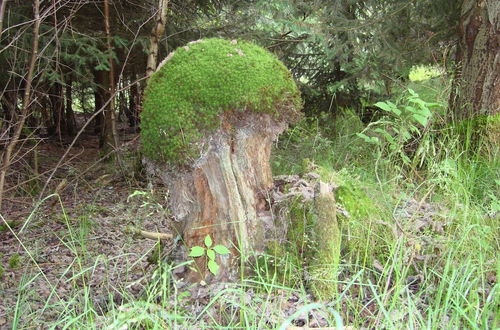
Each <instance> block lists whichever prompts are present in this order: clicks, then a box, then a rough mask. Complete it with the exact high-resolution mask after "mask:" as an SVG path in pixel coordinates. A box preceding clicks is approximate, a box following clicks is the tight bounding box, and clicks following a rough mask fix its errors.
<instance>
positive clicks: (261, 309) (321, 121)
mask: <svg viewBox="0 0 500 330" xmlns="http://www.w3.org/2000/svg"><path fill="white" fill-rule="evenodd" d="M415 90H416V89H415ZM427 97H428V98H429V99H426V100H425V101H423V100H422V98H421V97H420V96H419V95H418V92H413V91H409V92H405V93H403V94H401V96H400V97H399V99H398V100H392V101H390V102H391V103H388V101H387V100H386V101H381V102H384V103H379V106H380V108H381V110H382V111H384V112H385V115H384V116H382V117H381V119H380V120H379V121H377V122H376V123H372V124H370V125H368V126H366V125H364V124H363V123H362V122H361V120H360V119H359V117H358V116H357V115H356V114H355V113H354V112H353V111H350V110H348V109H346V110H345V111H344V112H343V113H341V114H337V115H336V116H334V117H332V116H329V115H325V116H323V117H320V118H318V119H315V120H311V119H306V120H303V121H302V122H300V123H299V124H298V125H296V126H295V127H293V128H292V129H290V130H289V132H287V133H286V134H285V135H283V136H282V137H281V139H280V140H279V142H278V143H277V145H276V148H275V150H274V156H273V160H272V162H273V163H272V164H273V167H274V168H273V170H274V174H275V175H276V174H297V173H298V174H305V173H306V172H307V171H309V170H310V168H311V166H310V165H311V164H315V165H316V172H317V173H319V174H320V176H321V179H322V180H326V181H332V182H335V183H337V184H338V186H339V190H338V191H337V196H338V197H339V198H337V203H338V206H339V207H341V208H343V209H345V210H346V211H347V213H348V214H349V215H350V217H349V218H347V217H346V218H345V219H341V226H342V225H343V227H342V242H344V241H345V242H348V244H344V245H343V247H342V252H341V257H340V259H341V260H340V264H339V265H335V266H336V267H335V269H337V270H338V277H337V281H336V282H335V283H334V284H335V285H336V286H337V288H338V290H337V291H338V294H337V295H336V297H335V298H334V299H333V300H331V301H315V300H314V298H313V297H312V296H311V294H310V292H309V291H308V288H307V287H306V286H305V285H304V282H303V281H302V278H303V277H302V272H303V270H302V268H301V263H300V260H299V258H298V257H297V255H296V254H294V253H293V251H289V250H287V249H286V247H284V246H279V245H277V246H275V247H274V248H273V249H270V251H268V252H269V254H268V255H263V256H259V257H258V258H255V259H253V260H255V263H254V264H253V266H252V267H253V271H252V272H251V274H252V275H244V276H243V277H242V279H241V282H240V283H234V284H228V285H225V286H221V287H218V291H214V293H213V294H212V295H211V296H210V297H211V298H210V299H209V300H208V301H205V302H204V303H203V304H201V303H200V304H199V305H197V306H198V307H197V308H194V307H193V305H192V304H193V301H192V300H191V301H190V300H189V299H190V295H191V294H192V293H191V292H192V290H190V288H188V287H179V286H177V285H176V284H178V283H177V282H176V281H177V280H176V279H175V277H174V276H173V275H172V274H173V273H174V272H175V269H176V268H179V267H184V266H187V264H171V263H167V262H160V263H159V265H158V267H157V268H156V270H155V271H154V273H153V274H152V277H151V279H150V280H149V283H148V285H146V286H145V287H144V290H143V292H142V295H141V296H140V297H139V298H137V297H133V296H131V295H130V294H128V293H127V291H126V290H124V289H123V288H119V287H118V286H116V287H114V290H111V291H110V293H109V297H108V299H107V303H106V309H105V310H104V311H103V310H102V309H101V308H100V307H99V306H97V305H96V304H95V302H94V300H93V299H92V298H91V297H92V291H93V288H92V287H90V286H88V285H87V282H86V279H87V278H88V276H90V274H92V272H93V270H94V269H95V267H96V266H97V265H98V264H99V263H103V262H106V260H104V259H99V258H98V259H96V260H95V263H94V264H91V265H90V266H89V265H88V262H86V261H87V258H88V255H87V249H86V246H87V245H88V244H90V241H89V240H88V232H89V229H88V226H90V225H92V222H91V220H90V219H89V218H88V217H85V216H83V217H82V218H81V219H80V221H79V224H78V226H74V224H72V223H71V221H70V219H69V218H68V216H67V215H66V214H64V213H63V214H62V218H63V221H65V223H67V224H68V233H69V235H67V236H65V237H61V238H60V239H61V242H62V243H63V244H64V245H65V246H66V247H67V248H69V249H70V250H71V251H73V255H74V258H73V261H72V263H71V264H69V265H68V267H67V270H66V272H65V274H63V275H62V276H61V280H63V279H64V280H68V278H69V281H73V282H74V283H75V287H77V288H78V290H75V293H74V294H73V296H69V297H61V296H60V295H59V294H58V292H57V289H56V283H48V287H49V288H50V290H51V296H53V297H54V299H49V300H48V301H47V302H46V304H45V307H44V308H43V309H42V310H30V307H29V299H30V295H32V294H33V292H30V289H29V283H31V282H32V281H34V279H36V278H38V277H40V276H41V277H43V276H44V274H43V271H41V268H40V267H35V268H33V267H29V268H27V270H26V272H25V275H24V276H23V279H22V281H21V282H20V283H19V290H18V298H17V304H16V306H15V307H14V309H13V311H12V320H13V321H12V326H13V328H21V327H25V326H29V325H35V324H37V322H39V320H40V318H41V317H42V315H43V314H44V313H47V312H48V311H50V310H55V311H56V315H57V318H56V319H57V321H55V322H53V323H51V324H45V326H47V327H51V328H72V329H82V328H110V329H115V328H132V329H139V328H141V329H143V328H147V329H165V328H192V327H197V328H219V327H220V328H222V327H224V328H258V329H260V328H280V329H286V328H287V327H288V326H290V325H300V326H309V325H312V326H314V325H318V324H321V323H320V322H319V321H318V320H319V319H322V320H326V321H327V324H328V325H329V326H337V327H342V326H344V325H349V326H352V327H356V328H357V327H369V328H381V329H384V328H411V329H418V328H428V329H456V328H472V329H494V328H498V327H499V326H500V316H499V315H500V314H499V313H498V304H499V300H498V297H499V292H498V291H499V289H500V288H499V285H498V283H497V279H498V276H499V272H500V264H499V262H498V259H497V254H498V251H499V249H500V246H499V245H500V241H499V237H500V231H499V227H498V212H499V210H500V203H499V195H498V191H499V185H500V178H499V173H498V168H499V166H498V165H499V164H498V146H494V145H491V143H489V141H488V139H485V140H483V139H481V138H478V137H477V134H472V133H475V132H472V131H471V130H473V129H474V127H475V126H473V125H468V124H463V123H453V124H451V125H450V124H447V123H446V121H445V118H444V117H445V116H444V114H443V111H445V109H442V108H441V106H435V107H434V106H430V104H436V103H438V102H435V103H432V102H433V101H435V100H436V99H437V97H434V100H433V99H432V97H431V96H429V95H428V96H427ZM384 108H385V109H384ZM436 108H437V110H438V111H434V110H435V109H436ZM416 113H417V114H420V113H424V114H425V120H424V119H422V118H421V117H418V116H414V115H415V114H416ZM464 127H465V128H464ZM486 133H487V132H486ZM471 136H475V137H474V139H475V140H474V141H473V143H472V142H471V141H470V139H471ZM464 141H466V142H465V143H464ZM467 141H470V142H471V143H468V142H467ZM346 191H347V192H346ZM342 196H344V197H342ZM2 220H3V219H2ZM342 221H343V224H342ZM3 222H4V225H5V226H6V227H7V228H9V230H12V229H11V228H10V226H9V225H8V223H7V222H6V221H5V220H4V221H3ZM356 228H358V229H356ZM368 237H373V239H368ZM20 243H21V244H22V241H20ZM297 243H300V242H297ZM25 252H27V254H28V256H31V254H30V251H25ZM31 252H33V251H31ZM145 257H146V255H145V256H142V258H145ZM116 258H126V256H116ZM27 263H30V264H34V265H37V261H36V259H35V258H30V260H29V262H27ZM337 266H338V267H337ZM131 267H132V266H131ZM277 269H279V271H277ZM66 273H67V274H69V275H67V274H66ZM298 274H300V275H298ZM330 281H331V280H330ZM112 287H113V286H112ZM202 289H203V286H202ZM117 295H118V296H119V299H116V296H117ZM188 301H190V302H189V303H188V304H189V305H187V303H186V302H188ZM290 304H296V305H297V308H295V310H294V313H292V314H291V315H283V314H280V313H279V311H280V310H282V309H286V308H289V306H290ZM301 315H308V317H305V318H304V317H303V316H301ZM299 319H300V320H301V321H300V322H302V323H297V322H298V321H297V320H299Z"/></svg>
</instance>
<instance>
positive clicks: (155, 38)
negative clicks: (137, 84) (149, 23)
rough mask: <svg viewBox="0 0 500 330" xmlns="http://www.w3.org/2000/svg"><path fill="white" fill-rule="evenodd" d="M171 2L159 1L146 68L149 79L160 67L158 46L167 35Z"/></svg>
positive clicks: (166, 0) (167, 0)
mask: <svg viewBox="0 0 500 330" xmlns="http://www.w3.org/2000/svg"><path fill="white" fill-rule="evenodd" d="M168 2H169V0H158V12H157V13H156V18H155V25H154V27H153V29H152V31H151V36H150V38H149V42H150V43H149V54H148V62H147V67H146V76H147V77H148V78H149V77H150V76H151V75H152V74H153V73H154V72H155V70H156V66H157V65H158V45H159V43H160V39H161V36H162V35H163V33H165V23H166V21H167V9H168Z"/></svg>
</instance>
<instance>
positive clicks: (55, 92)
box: [49, 82, 66, 141]
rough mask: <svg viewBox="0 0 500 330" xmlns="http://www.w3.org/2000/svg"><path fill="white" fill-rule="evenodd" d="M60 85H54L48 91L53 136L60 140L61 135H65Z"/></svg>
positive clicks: (62, 98) (62, 97)
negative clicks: (53, 128)
mask: <svg viewBox="0 0 500 330" xmlns="http://www.w3.org/2000/svg"><path fill="white" fill-rule="evenodd" d="M63 92H64V91H63V88H62V85H61V84H60V83H58V82H56V83H54V85H53V86H52V88H51V91H50V96H49V99H50V104H51V108H52V121H53V123H54V127H55V130H54V132H55V134H56V135H57V136H58V137H59V141H61V140H62V135H64V134H65V133H66V122H65V118H64V95H63Z"/></svg>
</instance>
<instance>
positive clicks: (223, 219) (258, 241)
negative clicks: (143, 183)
mask: <svg viewBox="0 0 500 330" xmlns="http://www.w3.org/2000/svg"><path fill="white" fill-rule="evenodd" d="M234 117H235V116H234V114H233V118H232V119H231V118H224V119H223V123H222V125H221V128H220V129H219V130H218V131H217V132H216V133H214V134H212V135H211V136H210V137H208V138H207V139H206V141H210V142H208V143H209V145H208V146H207V151H206V153H204V154H203V155H202V156H201V157H200V158H199V159H198V160H197V161H196V162H195V163H194V165H192V166H191V167H190V168H188V169H185V170H183V171H172V169H167V168H164V167H163V168H162V167H161V165H159V164H156V163H153V162H149V161H146V164H147V169H148V171H149V172H150V173H153V174H155V175H157V176H159V177H161V178H162V181H163V182H164V183H165V184H166V185H167V186H168V187H169V191H170V194H171V195H170V207H171V210H172V214H173V215H174V217H175V221H176V222H177V225H178V228H177V230H178V231H179V232H180V233H181V234H182V236H183V239H184V244H185V246H186V247H187V248H188V249H189V248H191V247H193V246H202V247H204V246H205V244H204V238H205V237H206V236H207V235H210V237H211V238H212V240H213V244H214V245H224V246H225V247H227V248H229V249H230V250H231V252H232V253H231V255H217V259H216V262H217V264H218V265H219V266H220V272H219V274H218V275H217V276H216V277H215V280H224V281H227V280H229V281H232V280H235V279H236V278H237V276H238V274H239V270H240V267H239V262H238V258H236V257H237V256H240V257H241V256H243V257H245V258H246V257H248V256H251V255H252V253H253V252H262V251H263V250H264V248H265V238H266V237H265V236H266V233H271V232H272V230H270V228H268V227H266V226H272V224H270V221H271V220H270V219H271V212H270V210H269V203H268V192H269V189H270V188H271V187H272V185H273V179H272V175H271V167H270V164H269V158H270V154H271V146H272V142H273V140H275V138H276V137H277V135H278V134H279V133H281V132H282V131H283V130H284V129H285V128H286V124H284V123H279V122H276V121H274V120H272V119H271V117H270V116H269V115H267V114H256V113H243V114H238V115H236V117H237V118H234ZM195 262H196V268H197V270H198V272H192V271H188V272H187V273H186V274H184V278H185V279H186V280H188V281H198V280H201V279H205V280H206V279H207V277H208V276H209V275H210V273H209V272H208V270H207V260H206V258H204V257H200V258H195Z"/></svg>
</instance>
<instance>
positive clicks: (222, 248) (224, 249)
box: [214, 245, 231, 254]
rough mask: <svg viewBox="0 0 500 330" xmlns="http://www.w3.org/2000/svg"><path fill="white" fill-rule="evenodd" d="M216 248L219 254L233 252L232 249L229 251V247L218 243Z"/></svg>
mask: <svg viewBox="0 0 500 330" xmlns="http://www.w3.org/2000/svg"><path fill="white" fill-rule="evenodd" d="M214 250H215V252H217V253H218V254H231V251H229V249H228V248H227V247H225V246H224V245H216V246H214Z"/></svg>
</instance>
